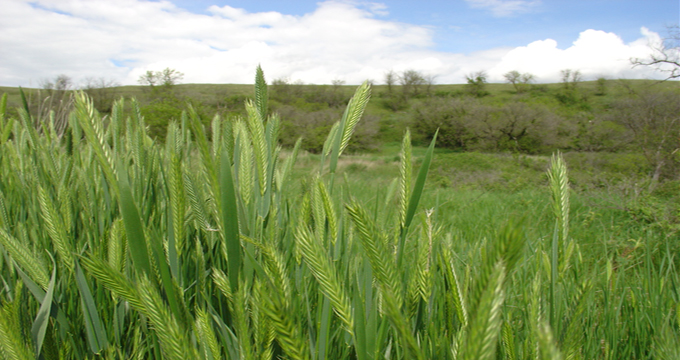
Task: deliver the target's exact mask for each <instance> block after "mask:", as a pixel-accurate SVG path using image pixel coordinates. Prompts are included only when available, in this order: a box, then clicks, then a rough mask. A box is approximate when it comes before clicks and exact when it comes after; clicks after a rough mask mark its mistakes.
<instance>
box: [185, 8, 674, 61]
mask: <svg viewBox="0 0 680 360" xmlns="http://www.w3.org/2000/svg"><path fill="white" fill-rule="evenodd" d="M172 2H173V3H175V4H176V5H177V6H179V7H182V8H185V9H187V10H190V11H192V12H196V13H207V11H206V9H207V8H208V7H209V6H211V5H218V6H224V5H229V6H232V7H237V8H242V9H245V10H248V11H249V12H266V11H277V12H281V13H285V14H290V15H298V16H302V15H304V14H308V13H311V12H313V11H314V10H315V9H316V7H317V3H319V2H320V1H318V0H317V1H314V0H312V1H309V0H297V1H276V0H233V1H224V0H221V1H210V0H194V1H191V0H173V1H172ZM375 2H376V3H382V4H384V5H385V6H386V9H385V11H386V12H387V14H386V15H385V16H384V17H383V19H387V20H392V21H399V22H404V23H408V24H416V25H422V26H427V27H430V28H432V29H433V31H434V36H435V41H436V47H435V49H437V50H440V51H451V52H465V53H469V52H473V51H480V50H486V49H489V48H494V47H502V46H507V47H515V46H522V45H526V44H528V43H530V42H532V41H534V40H538V39H544V38H552V39H555V40H556V41H557V42H558V44H564V45H568V44H570V43H571V42H572V41H574V40H575V39H576V38H577V37H578V35H579V33H580V32H581V31H583V30H586V29H596V30H603V31H606V32H614V33H616V34H617V35H619V36H620V37H621V38H622V39H623V40H624V41H626V42H629V41H633V40H635V39H637V38H639V36H640V27H642V26H644V27H647V28H648V29H650V30H652V31H655V32H663V31H664V30H665V27H666V25H670V24H677V23H678V20H679V19H680V1H678V0H544V1H537V2H534V3H535V5H533V6H529V7H528V9H527V11H519V12H514V13H512V14H510V15H508V16H494V14H493V11H492V9H493V6H492V5H491V6H489V7H477V8H475V7H473V6H471V4H470V3H469V2H467V1H464V0H448V1H447V0H434V1H433V0H424V1H406V0H387V1H375ZM357 3H358V2H357ZM489 3H493V1H489ZM529 3H531V2H529ZM358 4H360V3H358Z"/></svg>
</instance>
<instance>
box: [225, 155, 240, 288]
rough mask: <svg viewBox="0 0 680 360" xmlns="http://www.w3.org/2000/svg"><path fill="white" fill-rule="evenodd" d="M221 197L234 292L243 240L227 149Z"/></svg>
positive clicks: (231, 282)
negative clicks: (240, 235) (240, 232)
mask: <svg viewBox="0 0 680 360" xmlns="http://www.w3.org/2000/svg"><path fill="white" fill-rule="evenodd" d="M220 195H221V198H222V202H221V204H222V224H223V227H222V230H223V231H224V241H225V244H226V247H227V260H228V262H229V283H230V285H231V288H232V290H233V291H236V290H237V289H238V276H239V270H240V269H241V240H240V238H239V229H238V207H237V204H236V192H235V189H234V179H233V177H232V173H231V161H230V160H229V153H228V152H227V150H226V149H224V150H223V151H222V163H221V166H220Z"/></svg>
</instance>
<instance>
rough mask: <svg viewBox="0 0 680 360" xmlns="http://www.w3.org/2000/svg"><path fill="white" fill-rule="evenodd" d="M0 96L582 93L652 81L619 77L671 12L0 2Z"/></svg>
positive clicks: (178, 0) (524, 5) (542, 2)
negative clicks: (405, 78)
mask: <svg viewBox="0 0 680 360" xmlns="http://www.w3.org/2000/svg"><path fill="white" fill-rule="evenodd" d="M0 4H1V5H3V7H2V8H3V11H2V12H0V32H2V33H3V34H6V35H11V36H2V37H0V48H2V49H3V50H4V51H2V52H0V85H8V86H16V85H22V86H30V85H34V86H35V85H36V84H37V83H39V82H40V81H41V80H44V79H49V78H53V77H54V76H57V75H59V74H66V75H69V76H71V77H72V78H73V79H74V80H76V81H81V82H82V81H84V80H85V79H86V78H93V77H95V78H99V77H105V78H109V79H114V80H116V81H118V82H120V83H123V84H134V83H136V80H137V78H138V77H139V75H140V74H142V73H144V72H145V71H147V70H161V69H163V68H165V67H171V68H174V69H177V70H179V71H182V72H183V73H184V74H185V78H184V82H188V83H189V82H190V83H250V82H252V73H253V71H254V68H255V66H257V65H258V64H261V65H262V66H263V68H264V70H265V72H266V74H268V77H269V78H288V79H290V80H292V81H301V82H304V83H330V82H331V81H333V80H344V81H346V82H347V83H349V84H355V83H360V82H362V81H363V80H365V79H371V80H373V81H374V82H376V83H380V82H381V80H382V78H383V76H384V74H385V73H386V72H387V71H390V70H394V71H397V72H399V71H403V70H407V69H414V70H418V71H421V72H423V73H425V74H427V75H429V76H433V77H435V78H436V81H437V82H438V83H460V82H463V81H464V79H465V75H466V74H470V73H473V72H476V71H481V70H484V71H486V72H487V73H488V74H489V78H490V80H491V81H496V82H501V81H503V76H502V75H503V74H504V73H505V72H507V71H510V70H518V71H520V72H531V73H533V74H534V75H536V79H537V81H539V82H553V81H557V80H558V78H559V72H560V70H562V69H565V68H572V69H577V70H580V71H581V72H582V73H583V74H584V77H585V78H586V79H594V78H597V77H600V76H604V77H607V78H621V77H625V78H663V74H662V73H659V72H656V71H654V69H650V68H635V69H632V68H631V66H630V58H634V57H639V58H644V57H646V56H649V54H650V51H651V48H650V46H658V45H659V44H660V41H661V37H663V36H664V35H665V27H666V26H667V25H673V24H677V23H678V19H680V2H679V1H678V0H647V1H643V0H590V1H582V0H571V1H568V0H449V1H443V0H439V1H403V0H386V1H361V0H327V1H273V0H259V1H258V0H232V1H226V0H219V1H218V0H215V1H210V0H194V1H189V0H171V1H168V0H161V1H146V0H35V1H28V0H0Z"/></svg>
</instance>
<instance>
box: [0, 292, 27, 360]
mask: <svg viewBox="0 0 680 360" xmlns="http://www.w3.org/2000/svg"><path fill="white" fill-rule="evenodd" d="M14 302H15V304H16V302H17V300H16V299H15V301H14ZM15 304H11V305H10V304H5V305H4V306H3V307H2V308H0V354H2V357H3V358H4V359H12V360H15V359H16V360H29V359H35V355H34V354H31V348H30V347H29V346H26V345H28V344H27V343H26V341H25V340H24V339H22V336H21V334H22V330H21V327H20V326H19V324H18V321H19V319H18V318H17V314H18V313H17V312H16V311H13V310H19V307H17V306H15Z"/></svg>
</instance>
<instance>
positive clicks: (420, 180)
mask: <svg viewBox="0 0 680 360" xmlns="http://www.w3.org/2000/svg"><path fill="white" fill-rule="evenodd" d="M437 134H439V130H437V132H435V133H434V136H433V137H432V142H430V147H429V148H427V152H426V153H425V158H424V159H423V163H422V164H421V165H420V170H418V177H417V178H416V182H415V184H414V185H413V191H412V192H411V198H410V199H409V201H408V207H407V209H406V217H405V218H404V227H403V228H401V234H400V235H401V236H400V239H399V248H398V249H397V268H398V269H399V268H401V264H402V259H403V255H404V254H403V253H404V242H405V241H406V233H407V232H408V228H409V226H411V221H413V216H414V215H415V213H416V209H417V208H418V203H419V202H420V196H421V195H422V194H423V188H424V187H425V180H426V179H427V172H428V171H429V170H430V164H431V163H432V156H433V154H434V145H435V143H436V142H437Z"/></svg>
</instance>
